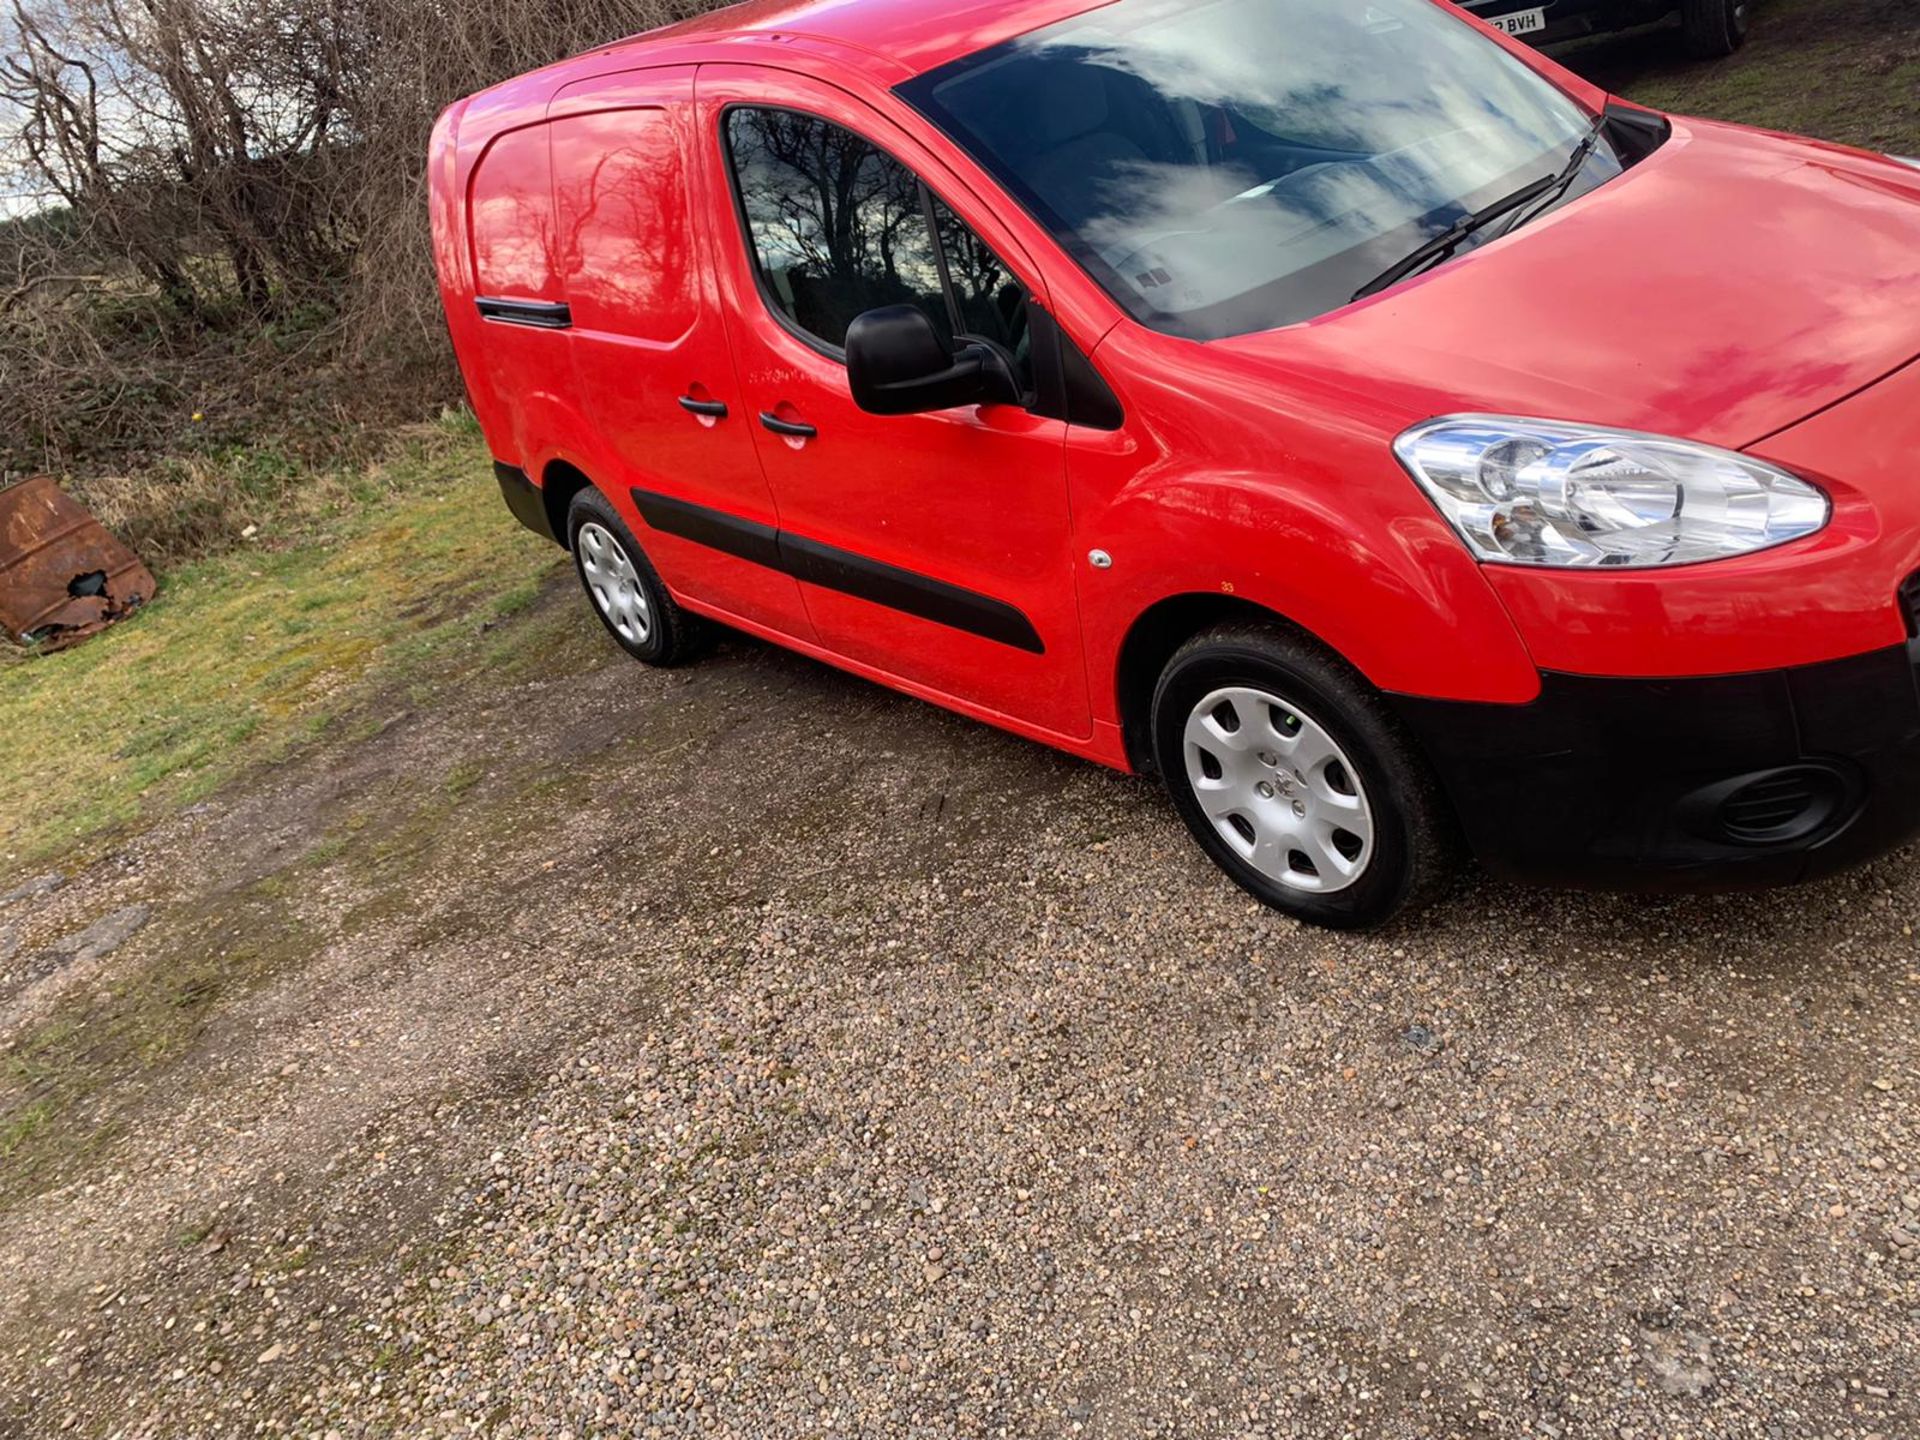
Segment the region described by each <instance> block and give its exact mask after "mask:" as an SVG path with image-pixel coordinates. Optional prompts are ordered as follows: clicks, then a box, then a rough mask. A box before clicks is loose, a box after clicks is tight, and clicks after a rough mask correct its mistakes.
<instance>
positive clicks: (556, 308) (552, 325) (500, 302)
mask: <svg viewBox="0 0 1920 1440" xmlns="http://www.w3.org/2000/svg"><path fill="white" fill-rule="evenodd" d="M473 304H474V308H475V309H477V310H478V311H479V312H480V318H481V319H483V320H498V321H500V322H501V323H502V324H506V325H527V326H531V327H532V328H533V329H535V330H565V329H567V328H568V327H569V326H571V325H572V324H573V307H572V306H570V305H568V304H566V303H565V302H563V301H549V300H504V299H501V298H500V297H499V296H497V295H482V296H480V297H479V298H478V299H476V300H475V301H474V302H473Z"/></svg>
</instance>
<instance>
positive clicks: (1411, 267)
mask: <svg viewBox="0 0 1920 1440" xmlns="http://www.w3.org/2000/svg"><path fill="white" fill-rule="evenodd" d="M1606 128H1607V117H1606V116H1604V115H1602V116H1601V117H1600V118H1599V119H1598V120H1595V121H1594V122H1593V124H1592V126H1591V127H1590V128H1589V129H1588V130H1587V133H1586V134H1585V135H1584V136H1582V137H1581V140H1580V143H1579V145H1578V146H1576V147H1575V148H1574V152H1573V155H1572V156H1571V157H1570V158H1569V159H1568V161H1567V163H1566V164H1565V165H1564V166H1563V167H1562V168H1561V170H1560V172H1559V173H1558V174H1557V175H1543V176H1541V177H1540V178H1539V179H1538V180H1534V181H1530V182H1529V183H1527V184H1525V185H1522V186H1521V187H1520V188H1519V189H1518V190H1516V191H1514V192H1513V193H1512V194H1511V195H1503V196H1501V197H1500V198H1499V199H1498V200H1496V201H1494V202H1493V203H1492V204H1491V205H1488V206H1486V207H1485V208H1484V209H1480V210H1476V211H1474V212H1473V213H1472V214H1471V215H1462V216H1461V217H1460V218H1459V219H1458V220H1456V221H1454V222H1453V224H1451V225H1449V226H1448V227H1447V228H1446V229H1444V230H1442V231H1441V232H1440V233H1439V234H1438V235H1435V236H1434V237H1433V238H1432V239H1431V240H1428V241H1427V242H1426V243H1424V244H1423V245H1421V246H1419V247H1418V248H1417V249H1415V250H1414V251H1413V253H1412V254H1410V255H1408V256H1407V257H1406V258H1405V259H1403V260H1398V261H1396V262H1395V263H1394V264H1393V265H1392V266H1390V267H1389V268H1387V269H1386V270H1383V271H1381V272H1380V274H1378V275H1376V276H1375V277H1374V278H1373V279H1371V280H1369V281H1368V282H1367V283H1366V284H1364V285H1362V286H1361V287H1360V288H1359V289H1358V290H1356V291H1354V292H1353V298H1354V299H1355V300H1364V299H1366V298H1367V297H1368V296H1369V295H1377V294H1379V293H1380V292H1381V291H1382V290H1385V289H1386V288H1387V287H1388V286H1389V285H1397V284H1399V283H1400V282H1401V281H1402V280H1404V279H1406V278H1407V276H1409V275H1411V274H1413V273H1414V272H1415V271H1418V270H1424V269H1425V268H1426V267H1427V266H1429V265H1432V264H1434V263H1435V262H1436V261H1439V260H1444V259H1446V258H1447V256H1449V255H1451V254H1452V253H1453V252H1454V251H1456V250H1458V249H1459V248H1460V246H1461V245H1462V244H1464V243H1465V241H1466V239H1467V237H1468V236H1470V235H1473V234H1475V233H1476V232H1477V231H1480V230H1483V229H1485V228H1486V227H1487V226H1489V225H1491V224H1492V223H1493V222H1494V221H1496V220H1498V219H1500V218H1501V217H1502V216H1504V215H1511V214H1512V213H1513V212H1514V211H1516V210H1518V209H1521V208H1522V207H1523V206H1527V205H1531V204H1532V203H1533V202H1534V201H1536V200H1541V199H1550V198H1554V197H1557V196H1558V195H1559V194H1560V193H1561V192H1562V191H1564V190H1565V189H1566V188H1567V187H1568V186H1569V185H1571V184H1572V183H1573V180H1574V177H1575V176H1576V175H1578V174H1579V173H1580V171H1581V169H1582V168H1583V167H1584V166H1585V165H1586V163H1587V158H1588V157H1589V156H1591V155H1592V154H1593V151H1594V147H1595V146H1596V145H1598V144H1599V143H1600V137H1601V136H1602V135H1603V134H1605V133H1606ZM1512 228H1518V226H1517V224H1516V226H1514V227H1512Z"/></svg>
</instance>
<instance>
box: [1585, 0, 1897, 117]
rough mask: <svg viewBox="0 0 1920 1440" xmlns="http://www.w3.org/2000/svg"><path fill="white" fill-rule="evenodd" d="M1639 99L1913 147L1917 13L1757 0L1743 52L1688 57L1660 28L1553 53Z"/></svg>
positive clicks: (1863, 2)
mask: <svg viewBox="0 0 1920 1440" xmlns="http://www.w3.org/2000/svg"><path fill="white" fill-rule="evenodd" d="M1560 58H1561V59H1562V60H1564V61H1565V62H1566V63H1567V64H1568V65H1570V66H1571V67H1572V68H1573V69H1575V70H1578V71H1580V72H1581V73H1582V74H1584V75H1587V76H1588V77H1589V78H1591V79H1592V80H1593V81H1594V82H1595V83H1596V84H1600V85H1604V86H1606V87H1607V88H1608V89H1610V90H1614V91H1616V92H1617V93H1620V94H1623V95H1626V96H1627V97H1629V98H1630V99H1634V100H1638V101H1640V102H1641V103H1643V104H1647V105H1653V106H1657V107H1658V108H1660V109H1662V110H1671V111H1676V112H1678V113H1680V114H1684V115H1709V116H1712V117H1714V118H1715V119H1719V120H1734V121H1738V122H1739V123H1741V124H1743V125H1758V126H1761V127H1763V128H1765V129H1770V130H1788V131H1792V132H1794V133H1796V134H1803V135H1817V136H1820V137H1821V138H1823V139H1827V140H1838V141H1841V142H1843V143H1844V144H1848V145H1858V146H1861V147H1863V148H1865V149H1868V150H1884V151H1892V152H1893V153H1895V154H1905V155H1913V154H1920V9H1916V7H1915V6H1914V4H1913V0H1764V3H1762V4H1761V5H1760V6H1759V9H1758V12H1757V13H1756V15H1755V17H1754V22H1753V33H1752V37H1751V38H1750V39H1749V41H1748V42H1747V46H1746V48H1745V49H1743V50H1741V51H1740V52H1739V53H1738V54H1736V55H1733V56H1731V57H1729V58H1727V59H1725V60H1712V61H1703V62H1695V61H1689V60H1687V59H1686V58H1685V57H1684V55H1682V54H1681V53H1680V50H1679V46H1678V40H1677V37H1676V36H1675V35H1673V34H1672V32H1671V31H1660V32H1656V33H1653V34H1648V35H1640V36H1632V37H1628V38H1625V39H1617V40H1606V41H1601V42H1596V43H1594V44H1592V45H1588V46H1583V47H1580V48H1576V49H1573V50H1570V51H1568V52H1567V53H1566V54H1564V55H1562V56H1561V57H1560Z"/></svg>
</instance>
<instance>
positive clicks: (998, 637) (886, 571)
mask: <svg viewBox="0 0 1920 1440" xmlns="http://www.w3.org/2000/svg"><path fill="white" fill-rule="evenodd" d="M630 493H631V494H632V496H633V503H634V505H635V507H636V508H638V510H639V511H640V518H641V519H642V520H644V521H646V522H647V524H648V525H650V526H652V527H653V528H654V529H655V530H660V531H663V532H665V533H666V534H668V535H678V536H679V537H680V538H681V539H683V540H691V541H693V542H694V543H695V544H698V545H705V546H707V547H708V548H709V549H712V550H720V551H723V552H725V553H726V554H728V555H735V556H738V557H739V558H740V559H742V560H750V561H752V562H753V563H754V564H756V565H765V566H766V567H767V568H769V569H772V570H780V571H784V572H785V573H786V574H788V575H791V576H793V577H794V579H796V580H799V581H802V582H804V583H805V584H809V585H818V586H820V587H821V588H822V589H825V590H837V591H839V592H840V593H841V594H843V595H851V596H853V597H854V598H856V599H859V600H869V601H872V602H873V603H874V604H876V605H884V606H886V607H887V608H888V609H889V610H898V611H900V612H901V613H902V614H905V615H913V616H917V617H918V618H920V619H922V620H931V621H933V622H934V623H935V624H937V625H945V626H947V627H948V628H950V629H954V630H963V631H965V632H966V633H968V634H970V635H978V636H980V637H981V638H982V639H985V640H993V641H997V642H998V643H1000V644H1002V645H1009V646H1012V647H1013V648H1014V649H1016V650H1026V651H1029V652H1031V653H1032V654H1035V655H1044V654H1045V653H1046V649H1047V647H1046V644H1045V642H1044V641H1042V640H1041V638H1040V633H1039V631H1037V630H1035V629H1034V628H1033V622H1032V621H1031V620H1029V619H1028V618H1027V617H1026V616H1025V615H1024V614H1022V613H1021V612H1020V611H1019V610H1018V609H1017V608H1015V607H1014V606H1012V605H1009V604H1008V603H1007V602H1006V601H1004V600H996V599H994V598H993V597H992V596H989V595H982V594H979V593H978V592H977V591H973V590H968V589H965V588H963V587H962V586H959V585H952V584H949V583H948V582H946V581H945V580H935V579H933V578H932V577H931V576H928V575H922V574H920V573H919V572H917V571H914V570H903V569H901V568H900V567H899V566H897V565H888V564H885V563H883V562H882V561H879V560H873V559H869V558H868V557H867V556H865V555H859V554H856V553H854V552H853V551H851V550H841V549H839V548H837V547H836V546H832V545H826V544H823V543H821V542H820V541H818V540H809V539H806V538H805V537H803V536H799V535H790V534H788V533H787V532H786V531H784V530H776V529H775V528H774V527H772V526H770V525H763V524H760V523H759V522H758V521H754V520H743V519H741V518H740V517H739V516H737V515H730V514H728V513H727V512H726V511H724V510H715V509H713V508H711V507H710V506H706V505H695V504H693V503H692V502H691V501H687V500H677V499H675V498H674V497H673V496H671V495H661V494H658V493H656V492H654V491H651V490H641V489H638V488H636V489H634V490H632V491H631V492H630Z"/></svg>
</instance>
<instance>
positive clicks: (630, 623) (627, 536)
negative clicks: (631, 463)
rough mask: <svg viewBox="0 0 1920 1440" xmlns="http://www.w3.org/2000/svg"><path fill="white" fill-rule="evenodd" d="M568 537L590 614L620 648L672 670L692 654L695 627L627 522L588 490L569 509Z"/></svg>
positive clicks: (575, 568)
mask: <svg viewBox="0 0 1920 1440" xmlns="http://www.w3.org/2000/svg"><path fill="white" fill-rule="evenodd" d="M567 538H568V541H569V543H570V545H571V548H572V550H573V568H574V571H575V573H576V574H578V575H579V577H580V585H581V588H582V589H584V590H585V591H586V592H587V600H588V602H589V603H590V604H591V605H592V606H593V613H594V614H596V615H598V616H599V617H600V623H601V624H602V625H604V626H606V627H607V633H608V634H609V635H611V636H613V638H614V639H615V640H617V641H619V642H620V648H621V649H623V650H625V651H626V652H627V653H628V654H629V655H631V656H633V657H634V659H636V660H642V661H645V662H646V663H647V664H649V665H677V664H679V663H680V662H681V661H683V660H685V659H687V658H688V657H689V656H690V655H691V654H692V653H693V651H694V649H695V647H696V642H697V639H698V622H696V621H695V620H694V618H693V617H692V616H691V615H689V614H687V612H686V611H684V610H682V609H681V608H680V606H679V605H678V604H677V603H676V602H675V600H674V598H673V596H671V595H669V594H668V593H667V587H666V586H665V585H663V584H661V583H660V576H659V575H658V574H657V573H656V572H655V571H654V568H653V566H652V565H651V564H650V563H649V562H648V560H647V556H646V552H645V551H643V550H642V549H641V548H640V545H639V542H638V541H636V540H635V539H634V538H633V532H632V531H630V530H629V529H627V525H626V522H625V521H624V520H622V519H621V518H620V516H619V514H618V513H617V512H615V510H614V508H613V506H612V504H610V503H609V502H608V500H607V498H606V496H604V495H602V494H601V493H600V492H599V491H598V490H596V489H594V488H593V487H592V486H591V485H589V486H588V487H587V488H586V489H584V490H582V491H581V492H580V493H579V494H578V495H575V496H574V497H573V504H572V505H571V506H570V507H569V508H568V511H567Z"/></svg>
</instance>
